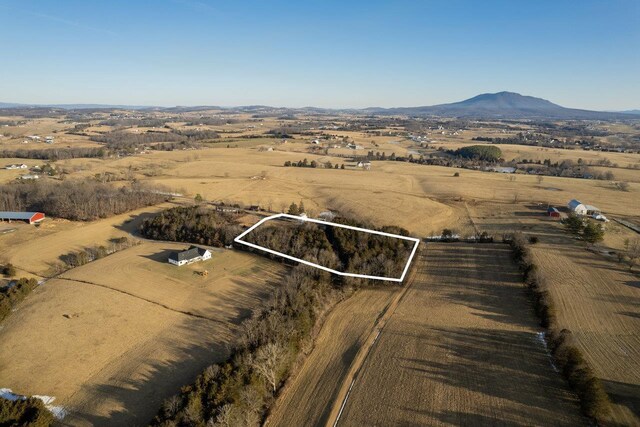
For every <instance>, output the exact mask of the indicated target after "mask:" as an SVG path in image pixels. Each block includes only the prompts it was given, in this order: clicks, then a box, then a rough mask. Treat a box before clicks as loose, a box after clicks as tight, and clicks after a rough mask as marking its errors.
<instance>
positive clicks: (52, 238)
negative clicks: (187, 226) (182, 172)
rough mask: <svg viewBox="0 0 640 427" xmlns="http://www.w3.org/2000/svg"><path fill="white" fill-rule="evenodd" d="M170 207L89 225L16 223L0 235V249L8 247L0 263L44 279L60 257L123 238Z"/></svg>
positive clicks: (124, 215) (162, 206) (59, 221)
mask: <svg viewBox="0 0 640 427" xmlns="http://www.w3.org/2000/svg"><path fill="white" fill-rule="evenodd" d="M170 206H174V203H171V202H170V203H166V204H161V205H157V206H152V207H147V208H141V209H138V210H135V211H132V212H128V213H125V214H121V215H115V216H113V217H111V218H105V219H99V220H96V221H90V222H79V221H67V220H63V219H47V220H45V221H44V222H43V223H42V225H40V226H39V227H37V228H36V227H33V226H27V225H25V224H20V223H16V231H15V232H13V233H8V234H3V235H0V246H2V247H7V248H9V247H10V248H11V251H6V252H4V253H2V254H0V262H3V263H12V264H13V265H15V266H16V268H17V269H18V270H20V274H21V275H36V276H42V277H44V276H48V275H49V274H50V273H51V268H52V266H53V265H54V264H56V263H58V262H59V257H60V256H61V255H63V254H66V253H68V252H71V251H77V250H81V249H83V248H85V247H89V246H94V245H96V244H100V245H102V244H105V243H106V242H107V240H109V239H113V238H118V237H127V236H129V233H131V232H133V231H135V230H136V228H137V227H138V225H139V224H140V222H141V221H142V219H144V218H146V217H148V216H149V215H152V214H153V213H156V212H158V211H160V210H162V209H163V208H167V207H170Z"/></svg>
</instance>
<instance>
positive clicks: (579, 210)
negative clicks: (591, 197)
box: [567, 199, 601, 215]
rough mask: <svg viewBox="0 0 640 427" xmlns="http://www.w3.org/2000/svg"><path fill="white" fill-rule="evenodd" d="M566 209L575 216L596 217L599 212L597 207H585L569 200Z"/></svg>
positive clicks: (577, 201)
mask: <svg viewBox="0 0 640 427" xmlns="http://www.w3.org/2000/svg"><path fill="white" fill-rule="evenodd" d="M567 207H568V208H569V210H570V211H571V212H573V213H574V214H576V215H597V214H599V213H600V212H601V211H600V209H598V208H597V207H595V206H593V205H585V204H584V203H581V202H580V201H579V200H576V199H573V200H571V201H570V202H569V203H568V204H567Z"/></svg>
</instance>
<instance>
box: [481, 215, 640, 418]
mask: <svg viewBox="0 0 640 427" xmlns="http://www.w3.org/2000/svg"><path fill="white" fill-rule="evenodd" d="M544 207H545V206H542V207H536V208H534V207H531V206H527V205H522V204H519V205H510V204H505V205H502V206H496V205H491V204H489V203H483V204H478V205H475V206H471V207H470V211H471V215H472V217H473V219H474V222H475V223H476V224H477V225H478V227H479V228H480V229H483V230H487V231H489V232H495V233H499V232H500V230H504V229H508V228H510V229H511V230H521V231H525V232H526V233H528V234H531V235H535V236H538V237H539V238H540V242H539V243H538V244H536V245H533V246H532V249H533V252H534V254H535V261H536V264H537V265H538V266H539V268H541V269H542V271H543V272H545V273H546V276H547V277H548V279H549V280H550V281H551V286H550V288H549V291H550V292H551V295H552V298H553V300H554V302H555V307H556V310H557V318H558V327H559V328H568V329H570V330H571V331H573V333H574V336H575V337H576V339H577V342H578V345H580V347H581V348H582V349H583V351H584V354H585V355H586V357H587V358H588V359H589V362H590V364H591V366H592V367H593V368H594V369H595V371H596V375H597V376H598V377H599V378H600V379H601V380H602V381H603V384H604V386H605V389H606V390H607V392H608V393H609V395H610V396H611V398H612V400H613V402H614V405H613V414H612V423H614V424H615V425H637V424H639V423H640V419H639V418H638V415H637V411H636V409H635V408H637V407H638V405H639V404H640V401H639V400H638V396H640V393H638V389H639V387H640V363H638V360H640V355H639V354H638V351H639V350H640V329H639V328H638V319H639V318H640V305H639V304H638V303H639V302H640V281H639V280H638V272H637V268H636V270H635V274H634V273H630V272H629V271H628V269H627V268H626V266H625V265H624V264H618V263H617V262H616V260H615V257H613V256H605V255H603V254H602V253H600V252H598V253H592V252H589V251H587V250H586V249H585V246H584V244H583V243H580V242H578V241H576V240H574V239H572V238H571V237H569V236H568V235H567V234H566V232H565V231H564V230H563V227H562V226H561V224H559V223H558V222H555V221H550V220H549V219H548V218H546V217H544V216H543V214H542V212H543V209H544ZM606 228H607V232H606V237H605V240H604V242H603V243H602V244H600V245H598V250H599V251H602V252H609V251H618V250H622V249H623V247H624V240H625V239H627V238H634V237H637V236H638V235H637V234H636V233H634V232H633V231H631V230H629V229H627V228H625V227H622V226H620V225H618V224H615V223H609V224H607V225H606Z"/></svg>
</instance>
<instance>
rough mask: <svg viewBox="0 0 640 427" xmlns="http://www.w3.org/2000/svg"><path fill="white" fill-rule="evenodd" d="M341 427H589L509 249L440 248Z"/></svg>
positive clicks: (384, 337)
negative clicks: (546, 343)
mask: <svg viewBox="0 0 640 427" xmlns="http://www.w3.org/2000/svg"><path fill="white" fill-rule="evenodd" d="M423 254H424V255H422V256H421V258H420V259H418V261H417V262H418V269H419V270H418V273H417V275H416V277H415V280H414V281H413V283H411V284H410V286H411V287H410V289H409V291H408V293H407V295H406V296H405V297H404V298H403V299H402V301H401V302H400V305H399V306H398V308H397V309H396V310H395V312H394V314H393V315H392V316H391V318H390V319H389V321H388V323H387V325H386V327H385V328H384V329H383V331H382V333H381V334H380V336H379V339H378V341H377V342H376V343H375V345H374V346H373V348H372V350H371V353H369V355H368V357H367V359H366V361H365V363H364V365H363V367H362V370H361V372H360V374H359V375H358V376H357V377H356V382H355V385H354V387H353V389H352V391H351V394H350V397H349V400H348V401H347V404H346V406H345V409H344V412H343V414H342V417H341V418H340V425H353V426H360V425H452V424H453V425H495V424H514V425H530V424H531V423H532V422H533V423H534V424H537V425H567V426H568V425H579V424H583V423H584V422H585V421H584V420H583V419H582V418H581V416H580V415H579V408H578V405H577V402H576V401H575V398H574V397H573V396H572V394H571V393H570V392H569V391H568V390H567V386H566V384H565V383H564V381H563V379H562V378H561V376H560V375H559V374H558V373H556V372H554V370H553V369H552V367H551V364H550V360H549V358H548V355H547V354H546V352H545V349H544V347H543V345H542V344H541V343H540V342H539V341H538V340H537V337H536V332H537V331H538V330H539V329H538V327H537V326H536V321H535V319H534V315H533V313H532V312H531V311H530V310H529V309H528V307H529V303H528V301H527V298H526V294H525V292H524V289H523V286H522V283H521V279H520V275H519V273H518V272H517V270H516V268H515V266H514V265H513V263H512V262H511V260H510V250H509V248H508V247H507V246H506V245H468V244H433V245H427V247H426V249H425V250H424V251H423Z"/></svg>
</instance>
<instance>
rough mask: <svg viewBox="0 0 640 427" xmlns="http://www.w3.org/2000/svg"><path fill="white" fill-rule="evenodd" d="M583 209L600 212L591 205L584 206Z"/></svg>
mask: <svg viewBox="0 0 640 427" xmlns="http://www.w3.org/2000/svg"><path fill="white" fill-rule="evenodd" d="M584 207H585V208H587V210H588V211H598V212H600V209H598V208H597V207H595V206H593V205H584Z"/></svg>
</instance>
